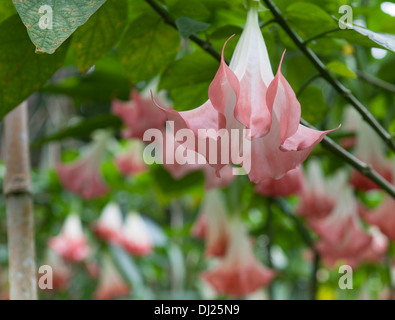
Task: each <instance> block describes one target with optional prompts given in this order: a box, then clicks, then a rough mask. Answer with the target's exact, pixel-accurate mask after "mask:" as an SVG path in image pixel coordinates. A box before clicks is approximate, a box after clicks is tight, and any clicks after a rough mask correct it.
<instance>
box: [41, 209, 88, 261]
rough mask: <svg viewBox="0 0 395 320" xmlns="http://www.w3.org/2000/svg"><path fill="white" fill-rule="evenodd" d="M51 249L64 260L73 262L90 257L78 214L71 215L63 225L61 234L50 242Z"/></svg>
mask: <svg viewBox="0 0 395 320" xmlns="http://www.w3.org/2000/svg"><path fill="white" fill-rule="evenodd" d="M48 245H49V247H50V248H51V249H52V250H53V251H55V252H56V253H57V254H58V255H59V256H61V257H62V258H63V259H65V260H67V261H71V262H81V261H83V260H84V259H86V258H87V257H88V256H89V253H90V249H89V247H88V244H87V241H86V238H85V235H84V233H83V231H82V226H81V221H80V218H79V216H78V215H77V214H70V215H69V216H68V217H67V219H66V221H65V222H64V224H63V227H62V230H61V232H60V234H59V235H58V236H56V237H52V238H50V239H49V241H48Z"/></svg>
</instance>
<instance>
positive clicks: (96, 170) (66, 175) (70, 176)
mask: <svg viewBox="0 0 395 320" xmlns="http://www.w3.org/2000/svg"><path fill="white" fill-rule="evenodd" d="M107 139H108V135H107V133H104V132H100V133H98V134H97V135H96V137H95V140H96V141H94V142H93V143H92V144H91V145H89V146H88V149H87V150H86V152H85V153H84V154H83V155H82V156H81V157H80V158H79V159H77V160H76V161H74V162H71V163H66V164H58V165H57V167H56V171H57V173H58V176H59V179H60V182H61V184H62V185H63V187H64V188H66V189H67V190H69V191H71V192H73V193H75V194H77V195H80V196H81V197H83V198H84V199H85V200H90V199H94V198H97V197H101V196H103V195H105V194H107V193H108V186H107V184H106V183H105V182H104V180H103V178H102V176H101V174H100V163H101V160H102V158H103V155H104V153H105V151H106V144H107Z"/></svg>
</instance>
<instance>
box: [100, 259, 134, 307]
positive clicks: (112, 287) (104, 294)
mask: <svg viewBox="0 0 395 320" xmlns="http://www.w3.org/2000/svg"><path fill="white" fill-rule="evenodd" d="M129 294H130V286H129V285H128V284H127V283H126V282H125V280H124V279H123V278H122V276H121V275H120V273H119V272H118V270H117V268H116V267H115V266H114V264H113V262H112V261H111V258H110V257H108V256H104V258H103V259H102V267H101V273H100V277H99V284H98V286H97V288H96V291H95V293H94V297H95V299H96V300H113V299H116V298H123V297H127V296H128V295H129Z"/></svg>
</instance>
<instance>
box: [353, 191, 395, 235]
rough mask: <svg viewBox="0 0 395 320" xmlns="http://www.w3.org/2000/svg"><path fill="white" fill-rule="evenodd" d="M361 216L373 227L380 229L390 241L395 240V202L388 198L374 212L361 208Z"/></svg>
mask: <svg viewBox="0 0 395 320" xmlns="http://www.w3.org/2000/svg"><path fill="white" fill-rule="evenodd" d="M360 214H361V216H362V217H363V218H364V219H365V220H366V221H367V222H368V223H369V224H371V225H375V226H377V227H379V229H380V231H381V232H382V233H384V234H385V235H386V236H387V237H388V238H389V239H390V240H395V200H394V199H393V198H391V197H390V196H386V197H385V199H384V201H383V202H382V203H381V204H379V205H378V206H377V207H376V208H374V209H373V210H367V209H366V208H363V207H362V206H361V207H360Z"/></svg>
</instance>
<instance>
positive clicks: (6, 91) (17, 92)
mask: <svg viewBox="0 0 395 320" xmlns="http://www.w3.org/2000/svg"><path fill="white" fill-rule="evenodd" d="M10 30H12V32H9V31H10ZM0 47H1V51H0V83H1V84H2V85H1V87H0V119H2V118H3V117H4V116H5V115H6V114H7V113H8V112H9V111H11V110H12V109H13V108H15V107H16V106H17V105H19V104H20V103H21V102H23V101H24V100H25V99H26V98H28V97H29V96H30V95H31V94H32V93H33V92H34V91H36V90H38V89H40V87H41V86H42V85H44V84H45V83H46V81H47V80H48V79H49V78H50V77H51V76H52V75H53V74H54V73H55V71H56V70H57V69H59V68H60V67H61V66H62V64H63V62H64V59H65V54H66V50H67V46H64V48H62V49H61V50H59V52H57V53H56V54H53V55H46V54H41V55H37V54H35V53H34V46H33V45H32V43H31V42H30V41H29V39H28V36H27V34H26V30H25V28H24V26H23V24H21V22H20V19H19V17H18V15H13V16H12V17H10V18H8V19H6V20H5V21H3V22H2V23H1V24H0Z"/></svg>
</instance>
